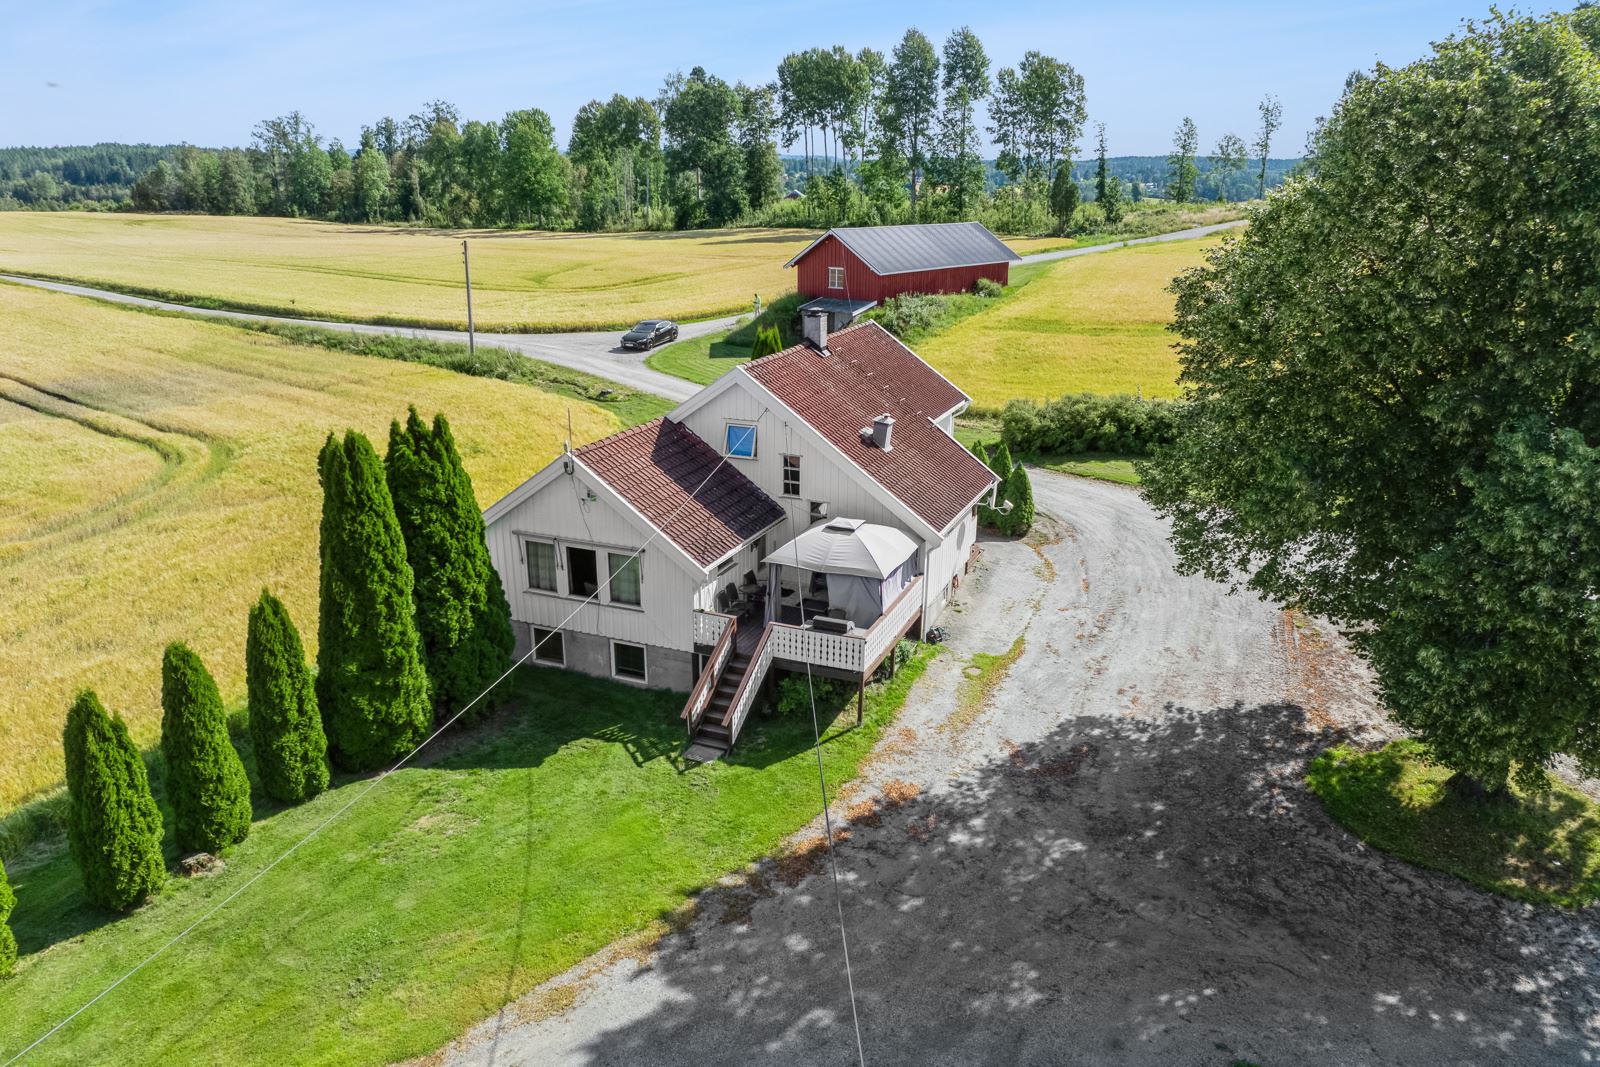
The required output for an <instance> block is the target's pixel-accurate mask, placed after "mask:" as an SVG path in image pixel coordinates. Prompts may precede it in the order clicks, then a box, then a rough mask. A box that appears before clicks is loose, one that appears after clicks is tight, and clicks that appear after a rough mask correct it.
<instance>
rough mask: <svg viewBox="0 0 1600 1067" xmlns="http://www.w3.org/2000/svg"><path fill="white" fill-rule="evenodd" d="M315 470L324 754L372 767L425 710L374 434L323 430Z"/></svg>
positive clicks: (402, 746)
mask: <svg viewBox="0 0 1600 1067" xmlns="http://www.w3.org/2000/svg"><path fill="white" fill-rule="evenodd" d="M321 476H322V588H321V593H322V595H321V611H320V622H321V626H320V628H319V633H318V635H317V683H316V689H317V703H318V704H319V705H320V707H321V709H322V726H323V730H324V731H325V733H326V734H327V738H328V754H329V755H330V756H332V757H333V759H334V761H335V762H336V763H338V764H339V765H340V766H342V767H348V768H349V769H351V770H358V771H359V770H372V769H375V768H377V767H379V766H382V765H383V764H385V763H387V762H388V761H390V760H393V759H395V758H397V757H399V756H401V755H403V754H405V753H406V752H408V751H410V750H411V749H412V748H413V747H415V746H416V745H417V743H419V742H420V741H421V740H422V739H423V738H424V737H426V736H427V732H428V726H429V724H430V723H431V722H432V717H433V709H432V707H431V705H430V704H429V699H428V675H427V672H426V670H424V668H423V663H422V642H421V640H420V639H419V638H418V636H417V622H416V605H415V604H414V603H413V602H412V584H413V579H412V574H411V565H410V564H408V563H407V562H406V546H405V540H404V538H403V537H402V536H401V533H400V523H399V521H398V520H397V519H396V518H395V514H394V502H393V500H391V499H390V497H389V486H388V484H387V483H386V482H385V481H384V476H383V464H382V463H380V462H379V460H378V454H377V453H376V452H374V451H373V448H372V442H370V441H368V440H367V439H366V437H365V436H363V435H362V434H359V433H357V432H356V431H354V430H351V431H348V432H347V433H346V434H345V436H344V440H343V441H339V440H336V439H335V438H334V436H333V435H332V434H329V435H328V440H327V442H326V443H325V444H324V445H323V446H322V456H321Z"/></svg>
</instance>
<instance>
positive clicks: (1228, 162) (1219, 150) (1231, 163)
mask: <svg viewBox="0 0 1600 1067" xmlns="http://www.w3.org/2000/svg"><path fill="white" fill-rule="evenodd" d="M1246 151H1247V149H1246V148H1245V146H1244V138H1242V137H1240V136H1239V135H1238V134H1236V133H1225V134H1223V135H1222V136H1221V137H1220V138H1218V139H1217V147H1215V148H1213V149H1212V150H1211V158H1210V159H1209V160H1208V161H1207V162H1209V163H1210V164H1211V177H1212V180H1213V181H1214V182H1215V183H1216V186H1217V199H1218V200H1226V199H1228V182H1229V181H1230V180H1231V179H1232V178H1233V176H1234V175H1235V174H1238V173H1240V172H1241V171H1243V170H1244V167H1245V163H1246V160H1247V157H1246V155H1245V153H1246ZM1246 199H1248V197H1246Z"/></svg>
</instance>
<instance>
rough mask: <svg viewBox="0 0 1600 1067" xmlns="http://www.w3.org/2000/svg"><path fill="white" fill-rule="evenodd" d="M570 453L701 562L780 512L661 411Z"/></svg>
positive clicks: (725, 551)
mask: <svg viewBox="0 0 1600 1067" xmlns="http://www.w3.org/2000/svg"><path fill="white" fill-rule="evenodd" d="M574 454H575V455H576V456H577V457H578V459H579V460H580V461H581V462H582V463H583V465H584V466H586V467H588V468H589V469H590V470H591V471H593V472H594V474H595V476H596V477H598V478H600V479H601V480H602V481H604V482H605V483H606V485H608V486H610V487H611V488H612V489H613V490H615V491H616V493H617V495H618V496H620V497H622V499H624V500H626V501H627V502H628V503H629V504H631V505H632V506H633V507H634V509H635V510H637V511H638V512H639V514H641V515H643V516H644V517H645V519H647V520H648V521H649V522H650V523H651V524H652V525H653V526H655V527H656V529H658V530H660V531H661V532H662V534H663V535H664V536H665V537H667V538H668V539H670V540H671V541H672V543H673V544H675V545H677V546H678V547H679V548H681V549H683V550H684V552H686V553H688V555H689V556H690V557H691V558H692V559H694V560H695V561H696V562H698V563H699V564H700V565H701V566H704V567H708V566H710V565H711V564H713V563H715V562H716V561H717V560H719V559H721V558H722V557H723V556H726V555H727V554H728V553H729V552H732V551H733V550H734V549H736V548H738V547H739V546H740V545H743V544H744V543H745V542H747V541H749V540H750V539H751V538H753V537H755V536H756V535H757V534H759V533H761V531H763V530H765V529H766V528H767V527H769V526H771V525H772V524H773V523H775V522H777V521H778V520H780V519H782V518H783V509H782V508H781V507H779V506H778V503H777V501H775V500H773V499H772V498H771V497H770V496H768V495H767V494H766V493H764V492H762V491H761V489H760V487H759V486H757V485H756V484H755V483H754V482H752V481H751V480H750V479H749V478H746V477H745V476H744V475H743V474H741V473H740V472H739V471H738V470H737V469H735V468H734V467H733V466H731V465H729V464H726V463H723V462H722V457H721V456H719V455H718V454H717V452H716V450H715V449H714V448H712V447H711V446H710V445H708V444H707V443H706V442H705V441H703V440H701V439H700V438H699V437H698V436H696V435H695V434H694V433H693V432H691V431H690V430H687V429H685V428H684V427H683V426H681V425H679V424H678V423H676V422H672V421H670V420H668V419H655V420H653V421H651V422H647V423H645V424H643V425H642V426H635V427H633V429H631V430H624V431H623V432H622V433H619V434H614V435H613V436H611V437H607V438H605V439H603V440H600V441H596V442H594V443H593V444H588V445H584V446H583V447H582V448H579V449H576V450H575V453H574ZM708 478H709V481H708V480H707V479H708Z"/></svg>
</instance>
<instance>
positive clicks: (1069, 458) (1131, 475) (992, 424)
mask: <svg viewBox="0 0 1600 1067" xmlns="http://www.w3.org/2000/svg"><path fill="white" fill-rule="evenodd" d="M999 439H1000V420H999V419H997V418H995V417H994V416H993V415H991V414H987V413H984V412H978V413H976V414H970V415H965V416H962V417H961V418H960V419H958V420H956V440H957V441H960V442H961V443H962V444H963V445H965V446H966V447H967V448H971V447H973V446H974V445H976V444H978V443H979V442H980V441H981V442H983V443H984V444H992V443H994V442H995V441H998V440H999ZM1018 458H1020V459H1021V460H1022V462H1024V463H1026V464H1028V465H1030V466H1034V467H1044V468H1046V469H1047V470H1053V471H1060V472H1061V473H1063V474H1076V475H1078V476H1079V477H1082V478H1098V479H1100V480H1101V481H1103V482H1116V483H1118V484H1119V485H1138V484H1139V472H1138V471H1137V470H1135V469H1134V466H1133V465H1134V464H1135V463H1136V462H1138V461H1139V459H1140V458H1141V457H1138V456H1123V455H1116V454H1112V453H1108V452H1079V453H1075V454H1062V455H1048V456H1044V455H1039V456H1034V455H1023V456H1020V457H1018V456H1012V459H1018Z"/></svg>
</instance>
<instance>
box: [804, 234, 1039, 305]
mask: <svg viewBox="0 0 1600 1067" xmlns="http://www.w3.org/2000/svg"><path fill="white" fill-rule="evenodd" d="M1021 259H1022V257H1021V256H1019V255H1017V254H1016V253H1015V252H1013V251H1011V249H1009V248H1007V247H1006V245H1005V242H1003V241H1001V240H1000V238H998V237H996V236H995V235H994V234H992V233H990V232H989V230H988V228H987V227H986V226H984V225H983V224H982V223H980V222H933V223H920V224H916V225H909V226H841V227H838V228H836V229H832V230H829V231H828V232H827V233H825V234H823V235H822V236H821V237H819V238H817V239H816V240H815V241H813V242H811V244H809V245H807V246H806V247H805V249H803V250H802V251H801V252H800V254H799V255H797V256H795V257H794V258H793V259H791V260H790V261H789V262H788V263H786V264H785V266H789V267H795V268H798V271H799V273H798V276H797V278H796V280H795V288H796V289H798V290H799V292H800V295H801V296H804V297H808V298H810V299H811V300H813V301H814V302H817V303H818V306H824V307H825V308H826V310H829V311H836V310H838V309H842V308H848V307H853V306H855V305H863V306H865V307H871V306H872V304H874V303H878V302H881V301H884V300H887V299H889V298H890V297H892V296H899V295H900V294H901V293H959V292H965V291H966V290H968V289H971V288H972V287H973V285H974V284H976V283H977V281H978V279H979V278H987V279H989V280H990V281H993V282H997V283H999V284H1000V285H1005V284H1006V283H1007V282H1008V281H1009V280H1010V277H1011V264H1012V263H1015V262H1018V261H1020V260H1021ZM821 301H827V302H828V304H827V305H821V304H820V302H821ZM857 314H859V312H857ZM833 325H834V326H835V328H837V326H838V325H839V324H838V323H835V324H833Z"/></svg>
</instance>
